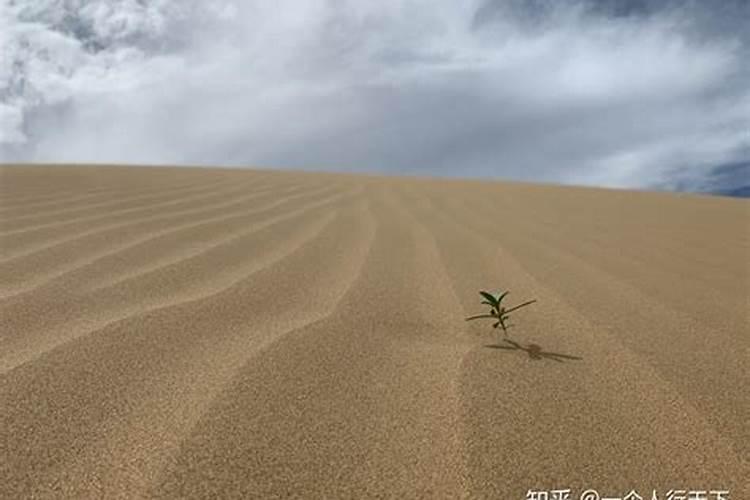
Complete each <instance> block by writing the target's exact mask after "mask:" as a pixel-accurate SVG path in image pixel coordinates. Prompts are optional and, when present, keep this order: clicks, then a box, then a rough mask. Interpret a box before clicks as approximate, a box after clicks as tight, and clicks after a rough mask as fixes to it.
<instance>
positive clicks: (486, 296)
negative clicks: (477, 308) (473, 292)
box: [479, 291, 499, 306]
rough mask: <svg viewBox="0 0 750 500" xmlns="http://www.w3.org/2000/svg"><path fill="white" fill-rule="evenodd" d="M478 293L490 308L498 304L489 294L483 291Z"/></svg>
mask: <svg viewBox="0 0 750 500" xmlns="http://www.w3.org/2000/svg"><path fill="white" fill-rule="evenodd" d="M479 293H480V295H481V296H482V297H484V298H485V299H487V300H489V301H490V305H491V306H496V305H497V304H498V303H499V302H498V300H497V299H496V298H495V296H494V295H492V294H491V293H489V292H485V291H481V292H479Z"/></svg>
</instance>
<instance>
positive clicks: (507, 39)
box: [0, 0, 750, 190]
mask: <svg viewBox="0 0 750 500" xmlns="http://www.w3.org/2000/svg"><path fill="white" fill-rule="evenodd" d="M31 4H32V3H31V2H28V3H26V2H21V1H16V2H6V5H5V6H4V7H2V9H3V10H2V11H0V33H2V35H0V37H1V38H0V47H1V48H2V49H3V53H6V54H10V55H11V56H12V57H9V58H4V59H3V62H2V65H1V66H0V120H1V122H0V123H2V126H0V155H1V156H0V159H2V160H5V161H11V160H12V161H71V162H72V161H87V162H115V163H120V162H129V163H148V164H156V163H184V164H204V165H238V166H239V165H250V166H253V165H255V166H264V167H279V168H282V167H288V168H302V169H316V168H320V169H336V170H343V171H353V172H357V171H359V172H361V171H379V172H387V173H410V174H424V175H445V176H479V177H494V178H505V179H518V180H536V181H545V182H561V183H578V184H588V185H600V186H614V187H633V188H641V187H652V186H660V187H665V188H670V189H688V190H689V189H699V188H700V186H701V185H702V183H704V182H703V181H704V180H705V179H707V178H708V177H710V176H711V175H712V172H713V169H714V168H715V167H717V166H720V165H725V164H733V163H737V162H741V161H746V160H747V159H748V150H749V148H750V136H749V132H748V131H750V118H749V117H750V88H749V87H748V86H747V84H746V82H747V81H750V68H748V63H747V62H746V61H748V60H750V59H749V58H748V55H750V50H749V49H748V47H749V46H750V41H749V38H750V36H748V34H747V29H746V28H744V27H743V26H742V24H741V22H740V21H739V20H741V19H743V17H742V15H743V14H744V18H745V19H746V18H747V14H750V12H749V11H748V4H747V2H744V1H742V0H727V2H722V5H723V9H724V10H723V11H722V10H721V9H714V10H709V9H708V8H706V7H703V6H702V5H705V3H702V2H677V1H676V0H673V1H670V0H661V1H655V0H640V1H631V2H614V1H606V2H594V1H593V0H585V1H584V0H579V1H569V2H562V1H555V2H553V1H549V0H534V1H526V2H521V1H519V0H502V1H497V0H495V1H492V0H486V1H473V2H471V1H469V2H448V1H434V0H433V1H429V2H428V1H427V0H384V1H382V2H354V1H346V0H328V1H324V0H319V1H313V0H296V1H279V2H275V3H274V4H273V6H271V4H269V3H268V2H260V1H242V2H240V1H239V0H237V1H233V0H224V1H216V2H198V1H197V0H193V1H189V0H182V1H177V0H161V1H156V0H154V1H151V2H146V1H136V0H130V1H121V2H114V1H113V0H106V1H105V0H89V1H84V0H77V1H72V0H67V1H61V0H43V1H42V0H39V1H37V2H34V3H33V6H32V7H30V6H28V5H31Z"/></svg>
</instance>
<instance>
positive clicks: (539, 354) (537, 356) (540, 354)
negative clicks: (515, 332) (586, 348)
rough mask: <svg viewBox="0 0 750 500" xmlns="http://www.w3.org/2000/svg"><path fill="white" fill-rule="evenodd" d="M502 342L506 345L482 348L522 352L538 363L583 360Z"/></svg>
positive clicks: (535, 346)
mask: <svg viewBox="0 0 750 500" xmlns="http://www.w3.org/2000/svg"><path fill="white" fill-rule="evenodd" d="M503 342H506V343H507V344H508V345H502V344H488V345H485V346H484V347H487V348H489V349H504V350H506V351H524V352H525V353H526V354H528V355H529V358H531V359H533V360H535V361H539V360H542V359H551V360H553V361H557V362H558V363H564V362H565V360H581V359H583V358H581V357H579V356H571V355H570V354H561V353H558V352H548V351H545V350H543V349H542V347H541V346H540V345H538V344H527V345H526V346H525V347H524V346H523V345H521V344H519V343H518V342H515V341H513V340H510V339H503Z"/></svg>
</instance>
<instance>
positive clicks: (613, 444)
mask: <svg viewBox="0 0 750 500" xmlns="http://www.w3.org/2000/svg"><path fill="white" fill-rule="evenodd" d="M749 228H750V203H749V202H748V201H747V200H737V199H728V198H720V197H707V196H696V195H675V194H667V193H646V192H630V191H614V190H603V189H585V188H571V187H555V186H544V185H530V184H520V183H500V182H479V181H459V180H437V179H426V178H425V179H419V178H406V177H404V178H396V177H390V178H389V177H378V176H363V175H345V174H329V173H301V172H290V171H286V172H283V171H269V170H227V169H209V168H204V169H200V168H163V167H159V168H156V167H142V168H136V167H104V166H56V167H42V166H34V167H31V166H24V167H13V166H5V167H0V498H30V497H37V498H47V497H62V498H118V497H122V498H154V497H163V498H217V497H234V498H278V497H305V498H371V497H378V498H384V497H392V498H417V497H424V498H497V499H504V500H513V499H519V500H521V499H524V498H526V494H527V491H528V490H530V489H535V490H544V489H546V490H552V489H564V488H570V489H571V490H572V492H573V493H574V495H573V498H578V497H577V494H580V492H581V491H582V490H584V489H586V488H596V489H597V490H599V491H600V492H601V494H602V496H607V495H608V496H613V497H615V496H623V495H624V494H625V493H626V492H628V491H629V490H631V489H637V490H638V491H639V492H640V493H641V495H642V496H644V498H646V497H647V498H648V499H650V498H651V493H652V490H654V489H655V490H657V492H660V494H661V495H664V494H666V491H667V490H669V489H696V490H699V489H704V490H720V489H728V490H730V491H731V498H732V499H733V500H734V499H743V498H750V491H748V489H747V483H746V480H747V478H748V477H750V468H749V466H748V463H749V460H750V423H749V422H750V396H749V395H748V394H749V393H748V387H750V370H748V365H749V361H750V329H749V327H748V325H749V324H750V318H749V317H748V311H750V267H749V266H750V241H749V240H750V231H749ZM480 289H486V290H491V291H495V290H500V289H510V290H511V293H510V295H509V296H508V299H507V300H508V301H509V304H510V305H513V304H516V303H519V302H521V301H524V300H527V299H532V298H533V299H536V300H537V301H538V302H537V303H536V304H533V305H532V306H529V307H527V308H524V309H523V310H521V311H518V312H517V313H515V314H514V315H513V318H512V323H513V327H512V328H511V329H510V338H511V339H512V340H513V341H515V342H516V343H517V344H518V345H519V346H521V347H523V348H525V349H530V350H522V349H516V348H515V347H514V346H512V345H511V344H510V343H508V342H504V341H502V340H501V339H502V337H501V336H497V335H494V334H493V332H494V330H492V328H491V324H488V323H482V322H481V321H473V322H466V321H465V320H464V318H465V317H467V316H469V315H472V314H480V313H484V312H486V309H485V306H480V300H481V298H480V297H479V295H478V293H477V292H478V291H479V290H480ZM532 344H533V345H534V346H537V347H531V348H529V346H530V345H532ZM498 347H502V348H498ZM539 350H541V354H540V353H539V352H538V351H539ZM547 353H556V354H563V355H566V356H569V357H557V356H549V355H545V354H547ZM572 357H575V358H580V359H572ZM742 478H745V479H742ZM743 488H744V489H743ZM646 492H647V493H646ZM659 498H661V497H659Z"/></svg>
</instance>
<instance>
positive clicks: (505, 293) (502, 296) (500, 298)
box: [497, 290, 510, 304]
mask: <svg viewBox="0 0 750 500" xmlns="http://www.w3.org/2000/svg"><path fill="white" fill-rule="evenodd" d="M509 293H510V290H508V291H507V292H503V293H502V294H501V295H500V296H499V297H498V298H497V303H498V304H499V303H500V302H502V301H503V298H505V296H506V295H508V294H509Z"/></svg>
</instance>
